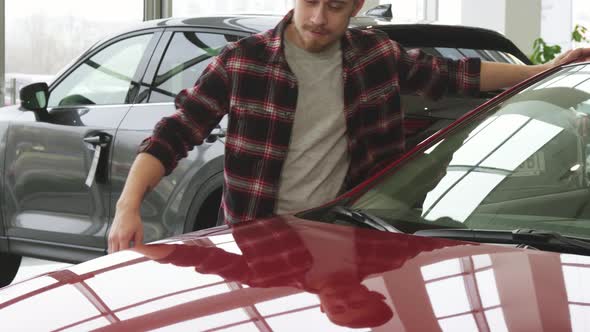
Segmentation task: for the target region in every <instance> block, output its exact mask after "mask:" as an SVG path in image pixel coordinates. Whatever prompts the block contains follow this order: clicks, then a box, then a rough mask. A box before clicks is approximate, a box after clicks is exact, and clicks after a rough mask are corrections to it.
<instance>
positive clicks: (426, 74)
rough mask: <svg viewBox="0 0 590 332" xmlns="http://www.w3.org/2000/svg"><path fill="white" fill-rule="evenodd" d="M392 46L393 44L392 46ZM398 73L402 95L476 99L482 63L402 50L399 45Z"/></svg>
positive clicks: (415, 50) (396, 46)
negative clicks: (406, 93) (414, 93)
mask: <svg viewBox="0 0 590 332" xmlns="http://www.w3.org/2000/svg"><path fill="white" fill-rule="evenodd" d="M394 44H395V43H394ZM394 47H395V48H398V49H397V50H396V52H395V53H397V54H399V57H400V58H399V60H398V74H399V80H400V87H401V89H402V91H403V92H416V93H418V94H419V95H423V96H425V97H428V98H430V99H439V98H441V97H442V96H444V95H467V96H477V95H478V94H479V92H480V70H481V60H480V59H478V58H463V59H459V60H453V59H448V58H441V57H435V56H431V55H429V54H427V53H425V52H424V51H422V50H419V49H413V50H409V51H405V50H403V49H402V48H401V47H400V46H399V45H397V44H395V45H394Z"/></svg>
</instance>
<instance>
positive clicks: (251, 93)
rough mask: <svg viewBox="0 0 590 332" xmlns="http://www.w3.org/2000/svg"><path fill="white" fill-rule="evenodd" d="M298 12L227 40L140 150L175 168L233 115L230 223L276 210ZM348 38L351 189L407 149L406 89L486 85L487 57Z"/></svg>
mask: <svg viewBox="0 0 590 332" xmlns="http://www.w3.org/2000/svg"><path fill="white" fill-rule="evenodd" d="M291 17H292V12H290V13H289V14H287V16H285V18H284V19H283V20H282V21H281V22H280V23H279V24H278V25H277V27H276V28H275V29H272V30H269V31H267V32H265V33H262V34H257V35H254V36H251V37H247V38H244V39H242V40H240V41H238V42H236V43H232V44H230V45H229V46H228V47H226V48H225V50H224V51H223V52H221V54H220V55H219V56H218V57H216V58H215V59H214V60H213V62H212V63H211V64H210V65H209V66H208V67H207V69H206V70H205V71H204V73H203V75H202V76H201V77H200V78H199V80H198V81H197V83H196V84H195V86H194V87H192V88H190V89H186V90H183V91H181V92H180V93H179V94H178V96H177V97H176V107H177V110H178V111H177V112H176V113H175V114H174V115H172V116H170V117H167V118H164V119H162V120H161V121H160V122H159V123H158V124H157V125H156V128H155V129H154V132H153V135H152V136H151V137H150V138H148V139H146V140H145V141H144V142H143V143H142V146H141V148H140V152H147V153H150V154H152V155H154V156H155V157H156V158H158V159H159V160H160V161H161V162H162V163H163V165H164V167H165V169H166V174H169V173H170V172H171V171H172V170H173V169H174V168H175V166H176V164H177V162H178V160H179V159H181V158H184V157H185V156H186V155H187V152H188V151H189V150H191V149H192V148H193V147H194V146H195V145H200V144H202V143H203V140H204V139H205V138H206V137H207V136H208V134H209V133H210V132H211V131H212V130H213V129H214V128H215V126H216V125H217V124H218V123H219V121H220V120H221V119H222V117H223V116H224V115H226V114H229V125H228V129H227V137H226V142H225V166H224V171H225V172H224V178H225V183H224V193H223V199H222V207H223V209H224V212H225V213H224V214H225V221H226V222H227V223H235V222H239V221H246V220H251V219H255V218H261V217H267V216H271V215H273V214H274V211H275V204H276V199H277V195H278V192H279V179H280V175H281V171H282V168H283V163H284V161H285V158H286V156H287V152H288V150H289V141H290V138H291V131H292V128H293V121H294V117H295V109H296V103H297V91H298V90H297V80H296V78H295V75H294V74H293V72H292V71H291V70H290V69H289V66H288V65H287V61H286V59H285V55H284V52H283V46H282V45H283V44H282V36H283V32H284V31H285V28H286V26H287V25H288V24H289V22H290V20H291ZM341 45H342V54H343V63H342V66H343V68H342V69H343V82H344V105H345V106H344V110H343V111H344V115H345V118H346V126H347V139H348V152H349V154H350V158H351V163H350V167H349V170H348V173H347V176H346V179H345V187H346V188H352V187H353V186H355V185H356V184H358V183H360V182H361V181H362V180H364V179H366V178H367V177H368V176H369V175H370V174H371V173H373V172H375V171H376V170H378V169H380V168H382V167H384V166H386V165H387V164H388V163H389V162H390V161H391V160H393V159H395V158H397V157H399V156H400V154H401V153H402V152H403V150H404V132H403V126H402V121H403V112H402V109H401V104H400V93H401V92H403V91H408V92H410V91H414V92H418V93H420V94H422V95H425V96H428V97H430V98H438V97H440V96H442V95H444V94H449V93H450V94H455V93H462V94H473V95H474V94H477V93H478V92H479V70H480V60H479V59H463V60H459V61H454V60H449V59H441V58H435V57H431V56H429V55H427V54H425V53H423V52H421V51H418V50H413V51H409V52H406V51H404V50H403V49H402V47H401V46H400V45H399V44H397V43H395V42H394V41H391V40H390V39H389V38H388V37H387V35H386V34H384V33H383V32H380V31H376V30H361V29H349V30H348V31H347V32H346V33H345V35H344V36H343V38H342V42H341ZM311 203H313V202H311Z"/></svg>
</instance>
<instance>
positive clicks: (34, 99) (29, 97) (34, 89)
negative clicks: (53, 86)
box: [20, 83, 49, 112]
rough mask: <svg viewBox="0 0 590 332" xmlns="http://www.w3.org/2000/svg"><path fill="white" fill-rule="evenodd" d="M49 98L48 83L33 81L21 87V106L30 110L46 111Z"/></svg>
mask: <svg viewBox="0 0 590 332" xmlns="http://www.w3.org/2000/svg"><path fill="white" fill-rule="evenodd" d="M48 100H49V87H48V86H47V83H33V84H29V85H27V86H25V87H23V88H21V89H20V106H21V108H22V109H24V110H28V111H34V112H37V111H44V110H46V109H47V101H48Z"/></svg>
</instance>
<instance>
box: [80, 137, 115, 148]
mask: <svg viewBox="0 0 590 332" xmlns="http://www.w3.org/2000/svg"><path fill="white" fill-rule="evenodd" d="M83 140H84V142H85V143H88V144H92V145H94V146H97V145H100V146H102V147H103V148H104V147H106V146H107V145H109V144H110V143H111V137H110V136H108V135H96V136H90V137H84V139H83Z"/></svg>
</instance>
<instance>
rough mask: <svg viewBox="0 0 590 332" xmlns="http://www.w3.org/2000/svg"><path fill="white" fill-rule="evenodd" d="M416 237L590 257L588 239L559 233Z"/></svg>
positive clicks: (456, 232)
mask: <svg viewBox="0 0 590 332" xmlns="http://www.w3.org/2000/svg"><path fill="white" fill-rule="evenodd" d="M414 235H420V236H428V237H442V238H446V239H454V240H463V241H472V242H483V243H485V242H489V243H500V244H524V245H528V246H531V247H534V248H538V249H542V250H548V251H555V252H560V253H573V254H582V255H590V242H588V240H586V239H582V238H575V237H570V236H563V235H561V234H559V233H557V232H550V231H544V230H535V229H526V228H519V229H515V230H513V231H503V230H482V229H428V230H420V231H417V232H415V233H414Z"/></svg>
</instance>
